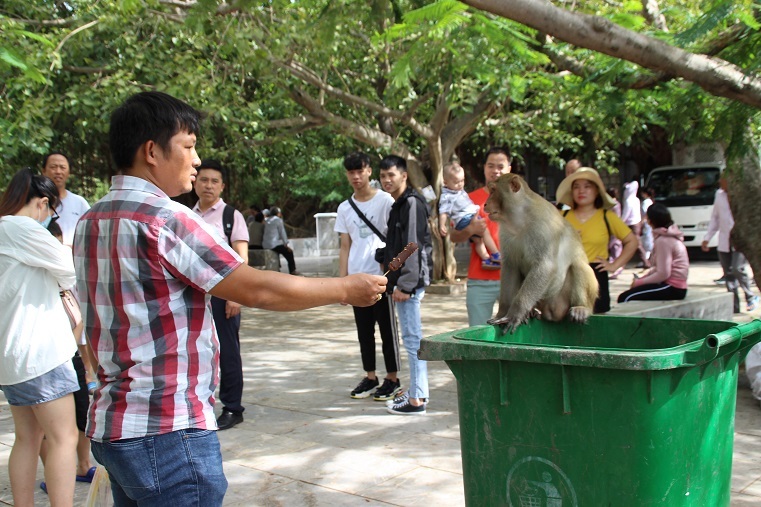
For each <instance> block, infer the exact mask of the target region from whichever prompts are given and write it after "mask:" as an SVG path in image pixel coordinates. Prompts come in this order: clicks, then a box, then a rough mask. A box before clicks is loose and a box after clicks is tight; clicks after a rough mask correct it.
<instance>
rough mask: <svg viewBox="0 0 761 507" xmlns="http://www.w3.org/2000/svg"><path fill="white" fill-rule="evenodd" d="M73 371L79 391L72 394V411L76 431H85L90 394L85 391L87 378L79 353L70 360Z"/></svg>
mask: <svg viewBox="0 0 761 507" xmlns="http://www.w3.org/2000/svg"><path fill="white" fill-rule="evenodd" d="M71 362H72V363H73V364H74V371H76V372H77V382H78V383H79V391H77V392H75V393H74V410H75V413H76V415H77V429H78V430H79V431H85V428H86V427H87V409H88V408H90V394H89V393H88V391H87V378H86V377H85V363H84V362H83V361H82V358H81V357H79V353H77V354H75V355H74V357H72V358H71Z"/></svg>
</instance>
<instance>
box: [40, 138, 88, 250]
mask: <svg viewBox="0 0 761 507" xmlns="http://www.w3.org/2000/svg"><path fill="white" fill-rule="evenodd" d="M42 174H43V176H47V177H48V178H50V179H51V180H53V183H55V186H56V187H58V195H60V196H61V204H59V205H58V207H56V213H58V217H59V218H58V220H57V222H58V225H59V226H61V231H63V244H64V245H66V246H68V247H71V244H72V242H73V240H74V230H75V229H76V227H77V222H79V217H81V216H82V215H83V214H84V213H85V211H87V210H88V209H90V204H89V203H88V202H87V201H86V200H85V198H84V197H82V196H81V195H77V194H75V193H74V192H71V191H69V190H66V182H67V181H69V176H70V175H71V166H70V165H69V159H68V158H67V157H66V155H64V154H63V153H61V152H58V151H54V152H51V153H49V154H48V155H47V156H45V159H44V160H43V162H42Z"/></svg>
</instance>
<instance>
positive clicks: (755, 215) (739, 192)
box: [727, 146, 761, 287]
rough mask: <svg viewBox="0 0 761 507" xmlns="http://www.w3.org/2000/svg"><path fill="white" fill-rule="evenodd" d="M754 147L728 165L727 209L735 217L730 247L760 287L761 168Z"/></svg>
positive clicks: (729, 161)
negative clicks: (742, 260)
mask: <svg viewBox="0 0 761 507" xmlns="http://www.w3.org/2000/svg"><path fill="white" fill-rule="evenodd" d="M757 149H758V148H757V147H756V146H748V148H747V152H746V153H745V154H744V155H742V156H737V157H732V158H730V160H728V161H727V176H728V177H727V183H728V185H729V206H730V208H731V209H732V216H733V217H735V227H734V228H733V229H732V244H733V245H734V247H735V248H736V249H737V250H738V251H740V252H742V253H743V254H744V255H745V257H746V258H747V259H748V263H749V264H750V266H751V268H753V275H754V277H755V279H756V285H757V286H760V287H761V285H760V284H761V228H759V226H758V225H759V218H760V217H761V199H759V198H758V197H759V195H761V166H760V165H759V157H758V151H757Z"/></svg>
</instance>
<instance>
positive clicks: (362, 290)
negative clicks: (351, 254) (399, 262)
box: [342, 273, 387, 306]
mask: <svg viewBox="0 0 761 507" xmlns="http://www.w3.org/2000/svg"><path fill="white" fill-rule="evenodd" d="M342 280H343V281H344V283H345V284H346V285H345V287H346V293H347V296H346V300H344V301H342V303H347V304H350V305H352V306H372V305H374V304H375V303H377V302H378V301H379V300H380V298H379V297H378V296H381V295H382V294H383V293H384V292H386V282H387V280H386V277H385V276H380V275H368V274H365V273H357V274H354V275H349V276H346V277H344V278H342Z"/></svg>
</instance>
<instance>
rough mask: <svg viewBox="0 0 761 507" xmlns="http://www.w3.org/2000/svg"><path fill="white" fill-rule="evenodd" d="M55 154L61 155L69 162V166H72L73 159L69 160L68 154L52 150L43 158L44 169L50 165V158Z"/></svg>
mask: <svg viewBox="0 0 761 507" xmlns="http://www.w3.org/2000/svg"><path fill="white" fill-rule="evenodd" d="M53 155H61V156H62V157H63V158H65V159H66V162H68V164H69V166H71V161H70V160H69V156H68V155H66V154H65V153H64V152H62V151H51V152H50V153H48V154H47V155H45V158H43V159H42V169H43V170H45V166H46V165H48V159H49V158H50V157H52V156H53Z"/></svg>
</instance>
